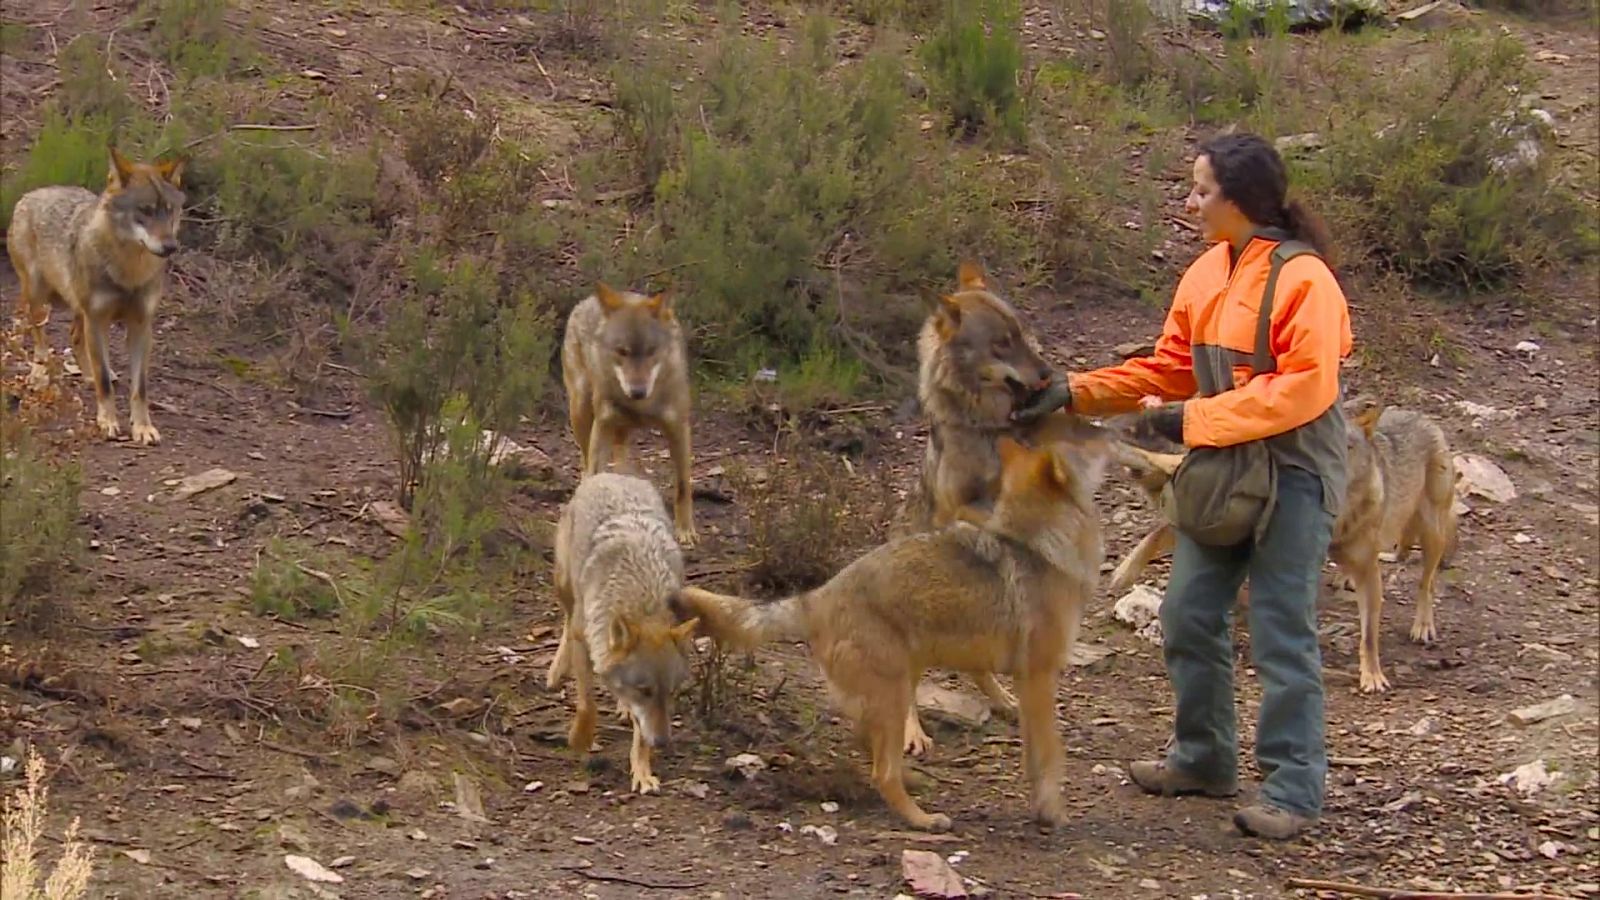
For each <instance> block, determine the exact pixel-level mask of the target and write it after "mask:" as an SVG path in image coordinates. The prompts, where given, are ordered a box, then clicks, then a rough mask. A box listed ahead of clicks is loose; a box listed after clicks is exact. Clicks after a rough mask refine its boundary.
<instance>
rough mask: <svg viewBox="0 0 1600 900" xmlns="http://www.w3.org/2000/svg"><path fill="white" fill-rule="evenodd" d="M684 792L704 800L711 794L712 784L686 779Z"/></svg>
mask: <svg viewBox="0 0 1600 900" xmlns="http://www.w3.org/2000/svg"><path fill="white" fill-rule="evenodd" d="M683 792H684V793H685V794H688V795H689V796H691V797H693V798H694V799H696V800H704V799H705V798H707V797H709V796H711V785H709V784H706V783H705V782H704V781H685V782H684V783H683Z"/></svg>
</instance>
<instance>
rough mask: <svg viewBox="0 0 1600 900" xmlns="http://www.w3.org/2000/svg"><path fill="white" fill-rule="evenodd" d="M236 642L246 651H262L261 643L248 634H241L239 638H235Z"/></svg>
mask: <svg viewBox="0 0 1600 900" xmlns="http://www.w3.org/2000/svg"><path fill="white" fill-rule="evenodd" d="M234 640H236V641H238V642H239V646H241V647H243V648H245V649H246V650H260V649H261V642H260V641H258V640H256V639H255V638H253V637H251V636H249V635H247V634H241V635H239V636H238V637H236V638H234Z"/></svg>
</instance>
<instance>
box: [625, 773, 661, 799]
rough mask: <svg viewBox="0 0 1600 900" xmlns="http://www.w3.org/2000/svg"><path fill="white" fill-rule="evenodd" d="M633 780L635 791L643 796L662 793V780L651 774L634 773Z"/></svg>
mask: <svg viewBox="0 0 1600 900" xmlns="http://www.w3.org/2000/svg"><path fill="white" fill-rule="evenodd" d="M632 780H633V789H634V790H636V791H638V792H639V793H641V794H652V793H654V794H659V793H661V779H659V778H657V777H656V776H654V775H652V774H650V773H649V772H634V773H633V776H632Z"/></svg>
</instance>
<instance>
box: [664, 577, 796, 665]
mask: <svg viewBox="0 0 1600 900" xmlns="http://www.w3.org/2000/svg"><path fill="white" fill-rule="evenodd" d="M809 597H810V595H809V594H797V595H795V596H793V597H785V598H784V599H782V600H772V601H756V600H750V599H747V598H745V597H735V596H732V595H729V594H716V593H712V592H711V591H706V590H701V589H700V588H694V587H686V588H683V589H681V590H678V591H676V592H675V593H673V595H672V596H671V597H670V598H669V599H668V603H669V604H670V605H671V607H672V611H673V614H674V615H676V616H677V617H678V618H679V619H680V620H682V621H687V620H689V619H693V618H696V617H698V618H699V619H700V626H701V628H702V629H703V630H704V631H705V632H706V633H707V634H709V635H711V637H712V639H713V640H715V641H716V642H717V643H718V644H720V645H722V646H723V647H724V648H725V649H732V650H750V649H753V648H755V647H757V646H760V645H761V644H769V643H773V642H775V641H803V640H806V639H807V636H808V634H809V632H810V629H809V628H808V627H807V623H806V608H807V607H808V606H809V605H810V603H809Z"/></svg>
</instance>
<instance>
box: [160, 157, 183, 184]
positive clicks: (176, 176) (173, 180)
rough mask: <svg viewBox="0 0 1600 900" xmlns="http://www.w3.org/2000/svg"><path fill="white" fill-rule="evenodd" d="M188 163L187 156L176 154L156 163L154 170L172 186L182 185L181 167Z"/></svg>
mask: <svg viewBox="0 0 1600 900" xmlns="http://www.w3.org/2000/svg"><path fill="white" fill-rule="evenodd" d="M188 164H189V160H188V158H187V157H183V156H178V157H174V158H172V159H168V160H163V161H162V162H158V163H156V171H157V172H159V173H160V174H161V177H162V178H164V179H166V182H167V184H170V185H172V186H173V187H183V167H184V166H187V165H188Z"/></svg>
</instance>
